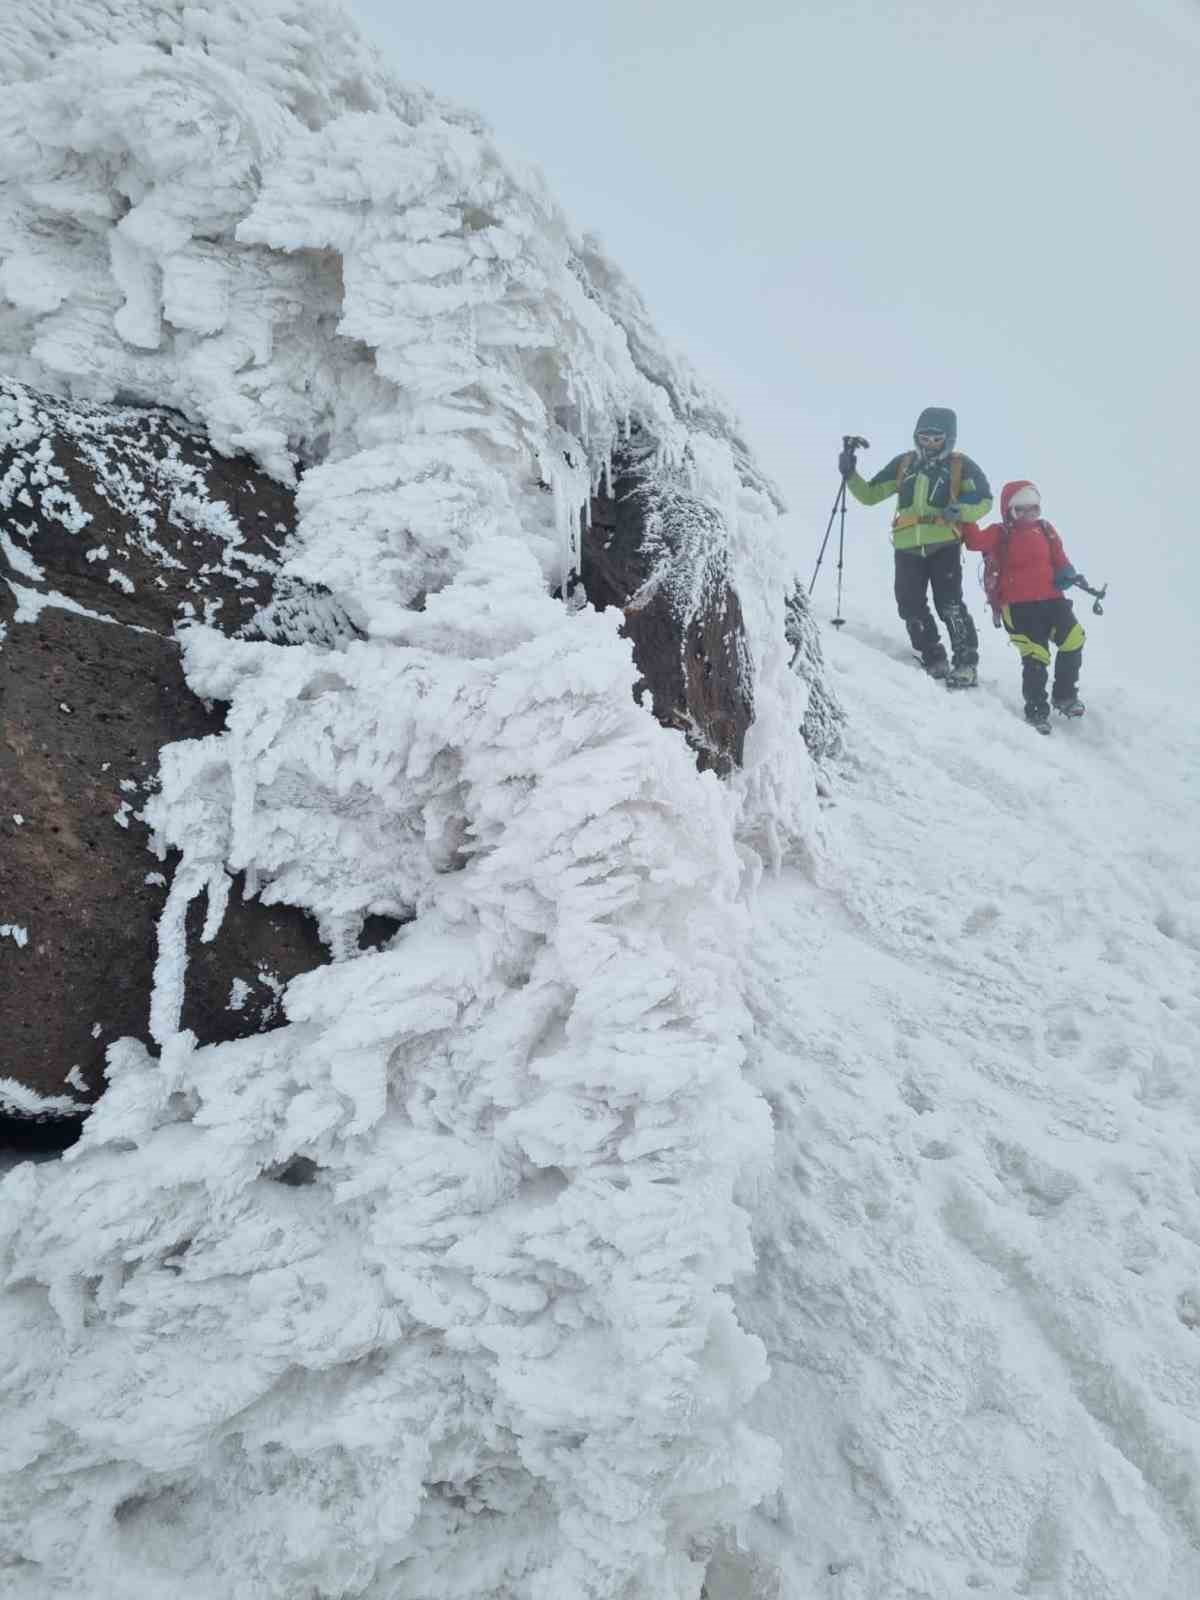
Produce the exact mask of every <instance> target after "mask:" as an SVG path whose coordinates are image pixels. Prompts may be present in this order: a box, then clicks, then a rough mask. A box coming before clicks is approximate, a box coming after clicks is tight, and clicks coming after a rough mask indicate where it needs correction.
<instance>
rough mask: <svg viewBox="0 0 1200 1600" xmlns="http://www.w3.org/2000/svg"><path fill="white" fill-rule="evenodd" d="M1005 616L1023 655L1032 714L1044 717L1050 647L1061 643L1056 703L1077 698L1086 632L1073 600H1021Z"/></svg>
mask: <svg viewBox="0 0 1200 1600" xmlns="http://www.w3.org/2000/svg"><path fill="white" fill-rule="evenodd" d="M1000 615H1001V618H1002V620H1003V622H1004V626H1005V628H1006V629H1007V630H1008V637H1009V638H1010V639H1011V641H1012V642H1013V644H1014V645H1016V647H1017V649H1018V651H1019V652H1020V655H1021V692H1022V694H1023V695H1024V698H1025V710H1026V712H1027V714H1028V715H1029V716H1031V717H1033V716H1040V717H1044V716H1046V715H1047V714H1048V712H1049V710H1050V707H1049V705H1048V704H1047V702H1046V680H1047V678H1048V677H1049V675H1050V646H1051V644H1052V643H1053V644H1055V645H1057V646H1058V654H1057V656H1056V657H1055V660H1054V690H1053V693H1054V703H1055V705H1063V704H1065V702H1066V701H1068V700H1073V699H1074V698H1075V694H1076V690H1077V689H1078V687H1079V668H1080V666H1081V665H1082V663H1083V640H1084V632H1083V628H1082V627H1081V626H1080V624H1079V622H1078V620H1077V619H1076V616H1075V609H1074V607H1073V606H1072V605H1071V602H1070V601H1069V600H1017V601H1014V603H1013V604H1012V605H1011V606H1005V608H1004V610H1003V611H1002V612H1001V614H1000Z"/></svg>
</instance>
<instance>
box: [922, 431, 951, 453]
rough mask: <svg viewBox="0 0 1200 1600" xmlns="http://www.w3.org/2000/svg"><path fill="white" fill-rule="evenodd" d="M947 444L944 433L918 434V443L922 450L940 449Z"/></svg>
mask: <svg viewBox="0 0 1200 1600" xmlns="http://www.w3.org/2000/svg"><path fill="white" fill-rule="evenodd" d="M945 442H946V435H945V434H944V433H919V434H917V443H918V444H919V445H920V446H921V449H922V450H934V449H940V448H941V447H942V445H944V444H945Z"/></svg>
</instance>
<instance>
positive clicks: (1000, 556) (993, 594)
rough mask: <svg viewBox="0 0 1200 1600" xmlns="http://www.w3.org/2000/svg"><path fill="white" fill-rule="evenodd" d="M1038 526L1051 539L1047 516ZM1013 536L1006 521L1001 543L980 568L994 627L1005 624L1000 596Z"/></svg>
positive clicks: (986, 557) (980, 577)
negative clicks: (1009, 542) (1010, 540)
mask: <svg viewBox="0 0 1200 1600" xmlns="http://www.w3.org/2000/svg"><path fill="white" fill-rule="evenodd" d="M1038 527H1039V528H1040V529H1041V530H1042V534H1043V536H1044V537H1045V538H1046V539H1047V540H1049V538H1050V534H1051V532H1052V531H1053V530H1052V528H1051V526H1050V524H1049V523H1048V522H1047V521H1046V519H1045V517H1039V518H1038ZM1011 537H1012V528H1011V526H1010V525H1009V524H1008V523H1007V522H1006V523H1005V524H1004V532H1003V533H1002V534H1001V535H1000V542H999V544H998V545H997V546H996V548H995V549H994V550H991V551H989V552H988V554H987V555H985V556H984V558H983V565H982V567H981V568H980V569H979V581H980V583H981V584H982V585H983V592H984V594H985V595H986V596H987V603H988V605H989V606H991V608H992V627H993V628H1002V627H1003V626H1004V618H1003V617H1002V616H1001V614H1000V613H1001V612H1002V611H1003V610H1004V602H1003V601H1002V600H1001V598H1000V585H1001V583H1002V581H1003V579H1004V567H1005V564H1006V563H1007V561H1008V541H1009V539H1010V538H1011Z"/></svg>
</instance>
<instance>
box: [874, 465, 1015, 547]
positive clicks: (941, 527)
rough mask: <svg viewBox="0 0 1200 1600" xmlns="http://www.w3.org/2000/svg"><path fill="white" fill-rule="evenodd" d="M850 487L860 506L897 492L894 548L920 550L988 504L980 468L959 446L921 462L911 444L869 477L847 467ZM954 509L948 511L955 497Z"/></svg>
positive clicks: (982, 513) (945, 539)
mask: <svg viewBox="0 0 1200 1600" xmlns="http://www.w3.org/2000/svg"><path fill="white" fill-rule="evenodd" d="M846 482H847V485H848V486H849V489H850V493H851V494H852V495H853V496H854V498H855V499H856V500H858V501H860V502H861V503H862V504H863V505H864V506H876V505H878V504H879V502H880V501H881V500H887V499H889V498H890V496H892V495H895V496H896V515H895V516H894V517H893V518H892V543H893V544H894V545H895V547H896V549H897V550H925V549H928V548H929V547H930V546H932V545H939V544H949V543H951V541H952V540H954V539H957V538H958V534H957V532H956V527H957V524H958V523H960V522H979V521H981V520H982V519H983V518H984V517H986V516H987V514H988V512H989V511H990V510H991V509H992V490H991V486H990V485H989V483H988V481H987V479H986V478H985V477H984V475H983V472H982V470H981V468H980V467H979V466H978V465H977V464H976V463H975V462H974V461H972V460H971V458H970V456H964V455H961V454H959V453H958V452H954V453H953V454H950V453H948V454H946V455H943V456H939V457H938V459H937V460H936V461H933V462H923V461H922V460H921V457H920V456H919V455H918V454H917V452H916V451H915V450H909V451H906V452H905V453H904V454H903V455H898V456H894V457H893V458H892V460H891V461H889V462H888V464H887V466H886V467H881V468H880V470H879V471H878V472H877V473H876V474H875V476H874V477H873V478H871V479H867V478H864V477H862V476H861V475H860V474H859V473H857V472H852V473H851V474H850V476H849V478H847V480H846ZM954 489H957V491H958V495H957V514H954V515H947V507H949V506H951V505H953V504H954V503H955V497H954V494H953V490H954Z"/></svg>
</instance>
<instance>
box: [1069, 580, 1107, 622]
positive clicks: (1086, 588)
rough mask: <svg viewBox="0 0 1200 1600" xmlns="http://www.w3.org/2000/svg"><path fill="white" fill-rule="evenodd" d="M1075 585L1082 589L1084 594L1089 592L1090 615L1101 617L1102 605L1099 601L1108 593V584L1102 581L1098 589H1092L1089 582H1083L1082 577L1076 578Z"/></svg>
mask: <svg viewBox="0 0 1200 1600" xmlns="http://www.w3.org/2000/svg"><path fill="white" fill-rule="evenodd" d="M1075 587H1076V588H1077V589H1082V590H1083V592H1084V594H1090V595H1091V596H1092V615H1093V616H1096V617H1102V616H1103V615H1104V607H1103V606H1102V605H1101V604H1100V602H1101V601H1102V600H1103V599H1104V596H1105V595H1106V594H1107V593H1108V585H1107V584H1106V583H1102V584H1101V585H1100V587H1099V588H1098V589H1093V588H1092V586H1091V584H1090V583H1084V581H1083V579H1082V578H1076V579H1075Z"/></svg>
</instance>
